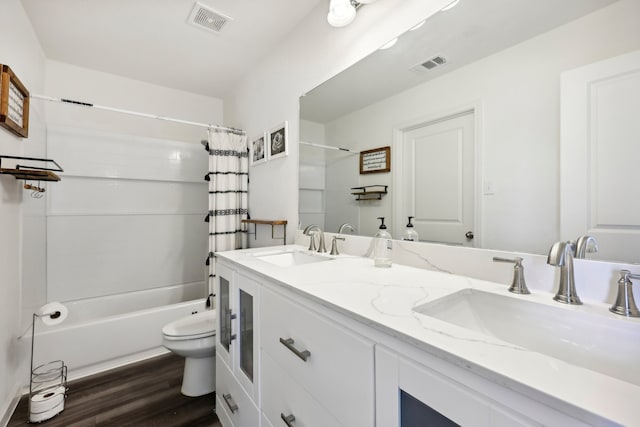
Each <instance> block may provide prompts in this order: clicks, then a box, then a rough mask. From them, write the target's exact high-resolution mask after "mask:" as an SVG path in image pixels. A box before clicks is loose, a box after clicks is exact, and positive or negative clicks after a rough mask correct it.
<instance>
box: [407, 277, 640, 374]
mask: <svg viewBox="0 0 640 427" xmlns="http://www.w3.org/2000/svg"><path fill="white" fill-rule="evenodd" d="M413 310H414V311H415V312H416V313H419V314H423V315H426V316H430V317H433V318H436V319H438V320H442V321H444V322H447V323H451V324H453V325H456V326H460V327H462V328H465V329H469V330H471V331H474V332H478V333H480V334H483V335H485V336H488V337H493V338H497V339H498V340H500V341H503V342H506V343H509V344H513V345H515V346H518V347H522V348H525V349H527V350H531V351H534V352H537V353H542V354H544V355H547V356H551V357H554V358H556V359H560V360H563V361H565V362H567V363H570V364H573V365H576V366H580V367H583V368H586V369H589V370H592V371H596V372H599V373H601V374H604V375H608V376H610V377H614V378H617V379H620V380H622V381H626V382H629V383H632V384H635V385H638V386H640V369H638V367H637V365H638V361H639V360H640V323H639V322H636V321H633V320H629V319H626V318H619V319H617V318H612V317H609V316H608V315H599V314H593V313H586V312H584V311H577V310H570V309H568V308H567V307H562V306H558V307H554V306H552V305H545V304H542V303H539V302H535V301H527V300H526V297H522V298H519V297H511V296H506V295H499V294H493V293H489V292H483V291H479V290H476V289H463V290H461V291H458V292H456V293H454V294H451V295H447V296H445V297H442V298H439V299H437V300H435V301H432V302H429V303H426V304H423V305H421V306H417V307H415V308H414V309H413ZM525 369H526V367H525Z"/></svg>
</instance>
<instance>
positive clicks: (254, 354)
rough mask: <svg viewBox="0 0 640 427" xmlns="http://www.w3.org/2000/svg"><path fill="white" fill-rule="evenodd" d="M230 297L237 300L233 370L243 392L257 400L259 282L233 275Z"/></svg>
mask: <svg viewBox="0 0 640 427" xmlns="http://www.w3.org/2000/svg"><path fill="white" fill-rule="evenodd" d="M235 279H236V283H235V286H234V291H233V292H234V298H235V300H236V301H237V313H238V315H237V317H236V318H235V319H234V320H235V322H236V324H235V327H234V330H235V331H238V332H237V336H238V338H237V340H236V342H235V344H234V347H233V352H234V357H233V359H234V360H233V362H234V367H233V373H234V375H235V377H236V378H237V379H238V382H240V384H241V385H242V387H243V388H244V389H245V390H246V391H247V393H248V394H249V395H250V396H251V397H252V398H254V399H255V400H256V401H257V399H258V379H259V378H258V377H259V376H258V369H257V368H258V351H257V350H258V348H259V343H258V339H259V333H258V332H259V329H258V323H257V322H256V320H257V319H258V318H259V311H258V310H259V304H258V289H259V286H260V285H259V284H258V283H257V282H255V281H253V280H251V279H249V278H248V277H246V276H244V275H242V274H236V276H235Z"/></svg>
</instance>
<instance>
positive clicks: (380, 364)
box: [216, 260, 610, 427]
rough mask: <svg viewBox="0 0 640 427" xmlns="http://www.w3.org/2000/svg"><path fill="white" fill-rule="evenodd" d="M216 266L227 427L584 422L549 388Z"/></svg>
mask: <svg viewBox="0 0 640 427" xmlns="http://www.w3.org/2000/svg"><path fill="white" fill-rule="evenodd" d="M232 266H233V267H232ZM216 273H217V280H216V295H217V304H218V305H217V308H218V313H219V317H218V334H217V337H216V340H217V357H216V369H217V374H216V412H217V413H218V416H219V418H220V421H221V423H222V425H223V426H224V427H260V426H262V427H287V426H289V427H316V426H317V427H326V426H331V427H376V426H379V427H417V426H420V427H422V426H424V425H438V426H443V427H445V426H448V425H451V426H473V427H525V426H562V427H586V426H587V425H588V424H587V423H585V422H583V421H581V420H580V419H579V418H581V419H584V412H582V411H580V410H577V411H576V410H574V409H573V408H570V407H569V408H567V407H566V405H563V403H562V402H558V400H557V399H556V398H555V397H554V396H552V395H551V396H550V395H547V394H544V393H538V392H536V391H535V390H527V389H517V388H514V387H513V386H505V385H504V384H505V382H504V381H502V379H501V377H495V378H492V379H490V378H487V377H486V376H483V375H479V374H478V373H477V372H474V369H482V367H480V366H478V367H473V366H469V365H466V366H465V365H463V363H464V361H463V360H460V359H456V358H453V357H451V356H450V355H447V354H443V355H440V356H436V355H434V354H432V353H431V352H428V351H425V350H423V349H421V348H420V346H416V345H414V344H412V343H410V342H407V341H406V340H402V339H399V338H398V337H397V336H394V333H393V331H389V330H388V329H385V330H381V329H379V328H377V327H376V325H375V324H365V323H363V322H359V321H357V320H355V319H353V318H351V317H350V316H348V315H346V314H345V313H343V312H340V311H338V310H334V309H332V308H331V307H327V306H325V305H324V304H323V303H322V301H323V300H322V299H319V300H314V299H313V297H307V296H306V295H305V294H304V293H301V292H298V291H297V290H296V289H295V288H293V287H291V288H290V287H289V286H290V285H286V284H282V283H279V282H276V280H271V279H268V278H267V277H266V276H265V275H261V274H259V273H257V272H254V271H253V270H251V269H249V268H245V267H242V266H239V265H236V264H234V263H232V262H230V263H229V264H227V263H225V262H224V260H223V261H222V262H218V264H217V270H216ZM401 321H404V320H402V319H401ZM480 348H481V347H480ZM529 394H531V395H533V397H531V396H530V395H529ZM573 416H575V417H577V418H573ZM425 420H429V422H431V424H427V421H425ZM596 424H597V423H596ZM597 425H610V424H607V423H606V422H605V423H600V424H597Z"/></svg>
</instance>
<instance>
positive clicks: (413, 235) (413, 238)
mask: <svg viewBox="0 0 640 427" xmlns="http://www.w3.org/2000/svg"><path fill="white" fill-rule="evenodd" d="M413 218H414V217H412V216H410V217H409V223H408V224H407V228H405V229H404V232H403V233H402V240H407V241H409V242H417V241H418V232H417V231H416V230H415V228H413V224H412V223H411V220H412V219H413Z"/></svg>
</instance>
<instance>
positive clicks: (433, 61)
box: [411, 55, 447, 71]
mask: <svg viewBox="0 0 640 427" xmlns="http://www.w3.org/2000/svg"><path fill="white" fill-rule="evenodd" d="M446 63H447V60H446V59H445V57H444V56H440V55H438V56H434V57H433V58H430V59H427V60H426V61H423V62H421V63H419V64H416V65H414V66H413V67H411V70H412V71H431V70H433V69H434V68H436V67H439V66H441V65H444V64H446Z"/></svg>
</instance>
